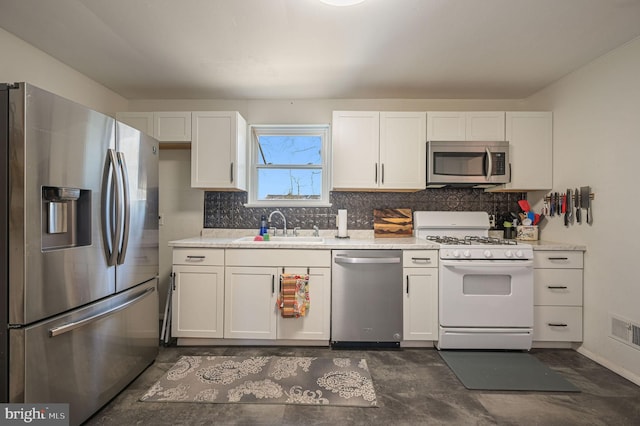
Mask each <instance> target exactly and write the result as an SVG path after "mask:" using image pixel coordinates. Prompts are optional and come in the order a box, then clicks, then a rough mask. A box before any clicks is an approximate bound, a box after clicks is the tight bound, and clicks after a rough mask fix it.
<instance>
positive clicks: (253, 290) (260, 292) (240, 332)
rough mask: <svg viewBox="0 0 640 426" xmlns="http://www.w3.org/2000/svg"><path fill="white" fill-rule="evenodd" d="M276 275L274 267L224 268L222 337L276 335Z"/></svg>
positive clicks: (249, 337)
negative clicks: (224, 286) (224, 288)
mask: <svg viewBox="0 0 640 426" xmlns="http://www.w3.org/2000/svg"><path fill="white" fill-rule="evenodd" d="M277 276H278V269H277V268H266V267H263V268H260V267H236V266H231V267H227V268H226V270H225V283H226V292H225V303H224V305H225V306H224V308H225V316H224V337H225V338H227V339H275V338H276V300H277V298H278V293H277V291H278V283H277V282H276V279H277Z"/></svg>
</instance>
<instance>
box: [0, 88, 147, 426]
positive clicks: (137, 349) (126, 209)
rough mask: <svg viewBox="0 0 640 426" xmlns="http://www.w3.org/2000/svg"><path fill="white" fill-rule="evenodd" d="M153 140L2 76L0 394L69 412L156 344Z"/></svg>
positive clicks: (129, 370) (85, 407) (141, 361)
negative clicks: (63, 405) (64, 405)
mask: <svg viewBox="0 0 640 426" xmlns="http://www.w3.org/2000/svg"><path fill="white" fill-rule="evenodd" d="M157 151H158V142H157V141H156V140H155V139H153V138H151V137H148V136H146V135H144V134H141V133H140V132H139V131H137V130H135V129H133V128H131V127H129V126H127V125H125V124H122V123H119V122H116V121H115V120H114V119H113V118H111V117H108V116H106V115H104V114H101V113H98V112H95V111H92V110H90V109H87V108H85V107H83V106H81V105H79V104H76V103H74V102H72V101H69V100H67V99H64V98H61V97H59V96H56V95H54V94H52V93H49V92H47V91H44V90H42V89H39V88H37V87H34V86H32V85H29V84H25V83H15V84H0V164H1V166H0V168H1V175H0V200H1V203H2V205H1V211H0V226H1V228H0V229H1V230H0V232H1V233H2V238H0V244H1V246H0V355H1V361H0V363H1V364H0V368H1V370H0V382H1V383H0V385H1V389H0V397H1V398H0V400H1V401H3V402H16V403H18V402H24V403H29V402H38V403H69V404H70V420H71V424H78V423H81V422H83V421H84V420H85V419H87V418H88V417H89V416H91V415H92V414H93V413H94V412H95V411H96V410H98V409H99V408H100V407H101V406H102V405H104V404H105V403H106V402H108V401H109V400H110V399H111V398H113V397H114V396H115V395H116V394H117V393H118V392H120V391H121V390H122V389H123V388H124V387H125V386H126V385H127V384H128V383H129V382H131V381H132V380H133V379H134V378H135V377H136V376H137V375H138V374H140V373H141V372H142V371H143V370H144V369H145V368H146V367H147V366H148V365H149V364H150V363H152V362H153V360H154V359H155V357H156V355H157V353H158V342H159V340H158V339H159V333H158V292H157V280H158V152H157Z"/></svg>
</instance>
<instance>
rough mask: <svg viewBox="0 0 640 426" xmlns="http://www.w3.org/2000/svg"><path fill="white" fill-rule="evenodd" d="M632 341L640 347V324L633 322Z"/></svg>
mask: <svg viewBox="0 0 640 426" xmlns="http://www.w3.org/2000/svg"><path fill="white" fill-rule="evenodd" d="M631 343H632V344H634V345H636V346H638V347H640V326H637V325H635V324H631Z"/></svg>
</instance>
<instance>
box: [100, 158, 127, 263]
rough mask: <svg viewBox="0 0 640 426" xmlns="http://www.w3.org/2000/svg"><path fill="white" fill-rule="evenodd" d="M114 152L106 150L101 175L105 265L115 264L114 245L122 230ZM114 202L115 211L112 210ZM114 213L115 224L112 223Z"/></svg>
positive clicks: (115, 253)
mask: <svg viewBox="0 0 640 426" xmlns="http://www.w3.org/2000/svg"><path fill="white" fill-rule="evenodd" d="M117 162H118V160H117V158H116V152H115V150H113V149H109V150H107V158H106V160H105V163H104V170H103V173H102V197H101V208H102V239H103V240H104V252H105V256H106V257H107V265H108V266H113V265H115V264H116V261H117V257H118V252H117V250H116V244H117V243H118V241H119V240H120V229H121V228H122V224H121V218H120V213H119V211H120V201H119V200H120V190H119V186H118V183H117V181H118V179H117V178H116V172H117V168H116V164H117ZM114 202H115V209H114ZM114 212H115V224H114V223H113V222H114Z"/></svg>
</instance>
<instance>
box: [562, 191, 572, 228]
mask: <svg viewBox="0 0 640 426" xmlns="http://www.w3.org/2000/svg"><path fill="white" fill-rule="evenodd" d="M572 201H573V199H572V197H571V188H567V195H566V203H567V207H566V211H565V214H564V226H569V224H570V223H573V205H572V204H573V203H572Z"/></svg>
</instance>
